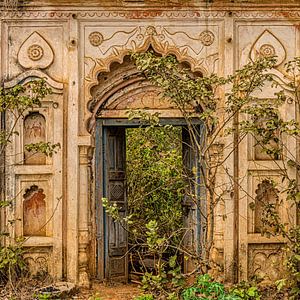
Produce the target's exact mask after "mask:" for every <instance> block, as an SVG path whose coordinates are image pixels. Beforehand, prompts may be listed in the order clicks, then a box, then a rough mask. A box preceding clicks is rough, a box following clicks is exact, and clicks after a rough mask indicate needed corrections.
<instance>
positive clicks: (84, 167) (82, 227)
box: [78, 145, 91, 287]
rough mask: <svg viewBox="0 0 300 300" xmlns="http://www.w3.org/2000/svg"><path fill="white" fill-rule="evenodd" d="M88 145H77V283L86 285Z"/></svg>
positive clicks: (88, 242)
mask: <svg viewBox="0 0 300 300" xmlns="http://www.w3.org/2000/svg"><path fill="white" fill-rule="evenodd" d="M90 149H91V147H90V146H87V145H84V146H79V164H80V199H79V207H78V208H79V212H78V213H79V228H78V230H79V241H78V243H79V245H78V250H79V251H78V266H79V285H80V286H85V287H88V286H89V284H90V280H89V258H88V251H89V244H90V236H89V227H90V226H89V219H90V218H89V207H90V182H91V178H90V177H91V176H90V167H91V156H90Z"/></svg>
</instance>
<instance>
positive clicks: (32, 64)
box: [18, 31, 54, 69]
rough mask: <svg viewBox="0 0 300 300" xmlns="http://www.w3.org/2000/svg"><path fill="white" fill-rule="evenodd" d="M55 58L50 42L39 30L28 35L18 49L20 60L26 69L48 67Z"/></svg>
mask: <svg viewBox="0 0 300 300" xmlns="http://www.w3.org/2000/svg"><path fill="white" fill-rule="evenodd" d="M53 60H54V52H53V50H52V48H51V46H50V44H49V43H48V42H47V41H46V39H45V38H44V37H43V36H42V35H41V34H40V33H38V32H37V31H34V32H33V33H32V34H31V35H29V36H28V37H27V39H26V40H25V41H24V42H23V43H22V45H21V46H20V49H19V51H18V62H19V64H20V65H21V66H22V67H23V68H25V69H46V68H48V67H49V66H50V65H51V64H52V63H53Z"/></svg>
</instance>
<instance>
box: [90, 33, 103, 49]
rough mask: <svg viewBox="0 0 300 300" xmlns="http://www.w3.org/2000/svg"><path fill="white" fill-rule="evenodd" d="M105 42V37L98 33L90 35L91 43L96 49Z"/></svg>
mask: <svg viewBox="0 0 300 300" xmlns="http://www.w3.org/2000/svg"><path fill="white" fill-rule="evenodd" d="M103 40H104V39H103V35H102V34H101V33H100V32H98V31H94V32H92V33H90V35H89V41H90V43H91V45H92V46H94V47H98V46H100V45H101V44H102V42H103Z"/></svg>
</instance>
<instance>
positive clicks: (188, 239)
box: [182, 125, 206, 273]
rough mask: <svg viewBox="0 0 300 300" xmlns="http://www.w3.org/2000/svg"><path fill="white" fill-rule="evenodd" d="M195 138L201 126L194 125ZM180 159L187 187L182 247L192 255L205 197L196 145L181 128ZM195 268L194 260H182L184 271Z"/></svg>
mask: <svg viewBox="0 0 300 300" xmlns="http://www.w3.org/2000/svg"><path fill="white" fill-rule="evenodd" d="M196 129H197V131H196V134H197V139H198V142H200V139H201V127H200V125H199V126H197V127H196ZM182 159H183V165H184V175H185V177H186V180H187V183H188V187H187V189H186V194H185V197H184V201H183V210H184V220H183V223H184V227H185V228H186V229H187V231H186V234H185V237H184V247H185V249H186V250H187V251H189V252H190V253H192V254H194V255H197V256H198V255H199V254H200V252H201V239H202V238H203V237H202V234H201V232H202V233H203V228H204V220H203V216H204V215H205V214H206V208H205V197H202V196H203V195H202V194H203V189H202V187H201V185H202V184H201V173H200V160H199V153H198V150H197V147H195V145H193V142H192V139H191V136H190V133H189V130H188V129H187V128H186V127H183V128H182ZM194 269H195V260H192V259H188V260H184V272H186V273H188V272H191V271H193V270H194Z"/></svg>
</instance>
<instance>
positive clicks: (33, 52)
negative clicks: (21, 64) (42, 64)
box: [27, 44, 44, 61]
mask: <svg viewBox="0 0 300 300" xmlns="http://www.w3.org/2000/svg"><path fill="white" fill-rule="evenodd" d="M27 55H28V57H29V58H30V59H31V60H34V61H35V60H40V59H41V58H42V57H43V56H44V50H43V48H42V47H41V46H39V45H36V44H35V45H31V46H30V47H29V48H28V49H27Z"/></svg>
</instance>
